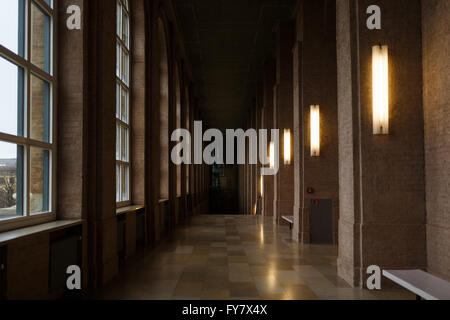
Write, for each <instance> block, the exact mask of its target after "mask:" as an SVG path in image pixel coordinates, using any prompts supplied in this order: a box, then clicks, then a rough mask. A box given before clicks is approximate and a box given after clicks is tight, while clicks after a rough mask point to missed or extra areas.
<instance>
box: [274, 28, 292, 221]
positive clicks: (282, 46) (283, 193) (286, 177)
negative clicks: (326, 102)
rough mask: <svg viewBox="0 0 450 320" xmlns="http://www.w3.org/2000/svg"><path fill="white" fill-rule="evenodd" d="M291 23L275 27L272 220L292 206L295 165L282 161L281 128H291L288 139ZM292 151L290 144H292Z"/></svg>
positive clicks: (278, 218)
mask: <svg viewBox="0 0 450 320" xmlns="http://www.w3.org/2000/svg"><path fill="white" fill-rule="evenodd" d="M294 31H295V30H294V24H293V23H292V22H289V23H281V24H280V25H279V27H278V30H277V52H276V56H277V66H276V85H275V87H276V93H275V94H276V96H275V103H276V105H275V108H274V125H275V128H278V129H279V130H280V170H279V172H278V174H277V176H276V177H275V184H274V207H273V208H274V223H275V224H277V223H279V222H280V218H281V216H283V215H286V216H292V214H293V212H292V211H293V206H294V166H293V157H291V164H285V163H284V152H283V145H284V140H283V136H284V130H286V129H287V130H290V131H291V141H292V140H293V134H294V122H293V119H292V114H293V92H292V90H293V85H292V78H293V72H292V69H293V65H292V61H293V59H292V46H293V44H294V39H295V33H294ZM291 154H293V152H292V146H291Z"/></svg>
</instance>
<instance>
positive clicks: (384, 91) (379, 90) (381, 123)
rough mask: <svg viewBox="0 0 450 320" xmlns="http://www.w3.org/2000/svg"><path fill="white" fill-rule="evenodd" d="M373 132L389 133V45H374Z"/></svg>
mask: <svg viewBox="0 0 450 320" xmlns="http://www.w3.org/2000/svg"><path fill="white" fill-rule="evenodd" d="M372 99H373V101H372V104H373V106H372V107H373V134H389V52H388V46H374V47H372Z"/></svg>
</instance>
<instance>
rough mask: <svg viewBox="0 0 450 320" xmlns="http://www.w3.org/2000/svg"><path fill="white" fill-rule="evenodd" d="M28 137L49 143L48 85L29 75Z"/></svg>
mask: <svg viewBox="0 0 450 320" xmlns="http://www.w3.org/2000/svg"><path fill="white" fill-rule="evenodd" d="M30 85H31V104H30V106H31V110H30V117H31V121H30V130H31V135H30V137H31V138H32V139H35V140H40V141H44V142H49V136H50V135H49V123H50V114H49V110H50V85H49V83H48V82H46V81H44V80H41V79H40V78H38V77H36V76H34V75H31V82H30Z"/></svg>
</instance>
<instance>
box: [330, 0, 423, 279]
mask: <svg viewBox="0 0 450 320" xmlns="http://www.w3.org/2000/svg"><path fill="white" fill-rule="evenodd" d="M372 4H373V2H372V1H370V0H359V1H357V0H343V1H339V2H337V10H336V14H337V16H336V18H337V62H338V115H339V179H340V181H339V184H340V219H339V258H338V274H339V275H340V276H341V277H342V278H344V279H345V280H346V281H347V282H348V283H350V284H352V285H355V286H363V285H364V283H365V277H366V272H365V271H366V269H367V267H368V266H370V265H377V266H380V267H381V268H383V269H386V268H394V269H398V268H400V269H410V268H411V269H422V268H425V267H426V250H425V221H426V215H425V181H424V134H423V128H424V121H423V107H422V65H421V55H422V51H421V49H422V48H421V22H420V21H421V7H420V1H418V0H415V1H411V0H398V1H389V0H380V1H377V5H379V6H380V8H381V10H382V30H376V31H372V30H368V28H367V27H366V19H367V18H368V15H367V14H366V10H367V8H368V6H370V5H372ZM378 44H383V45H388V46H389V81H390V85H389V88H390V97H389V98H390V128H389V135H373V125H372V101H371V100H372V80H371V78H372V71H371V61H372V46H374V45H378Z"/></svg>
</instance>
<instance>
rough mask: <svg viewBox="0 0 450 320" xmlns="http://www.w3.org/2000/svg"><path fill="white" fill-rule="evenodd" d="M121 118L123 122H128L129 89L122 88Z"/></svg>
mask: <svg viewBox="0 0 450 320" xmlns="http://www.w3.org/2000/svg"><path fill="white" fill-rule="evenodd" d="M121 119H122V121H123V122H125V123H128V91H127V90H126V89H124V88H122V98H121Z"/></svg>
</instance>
